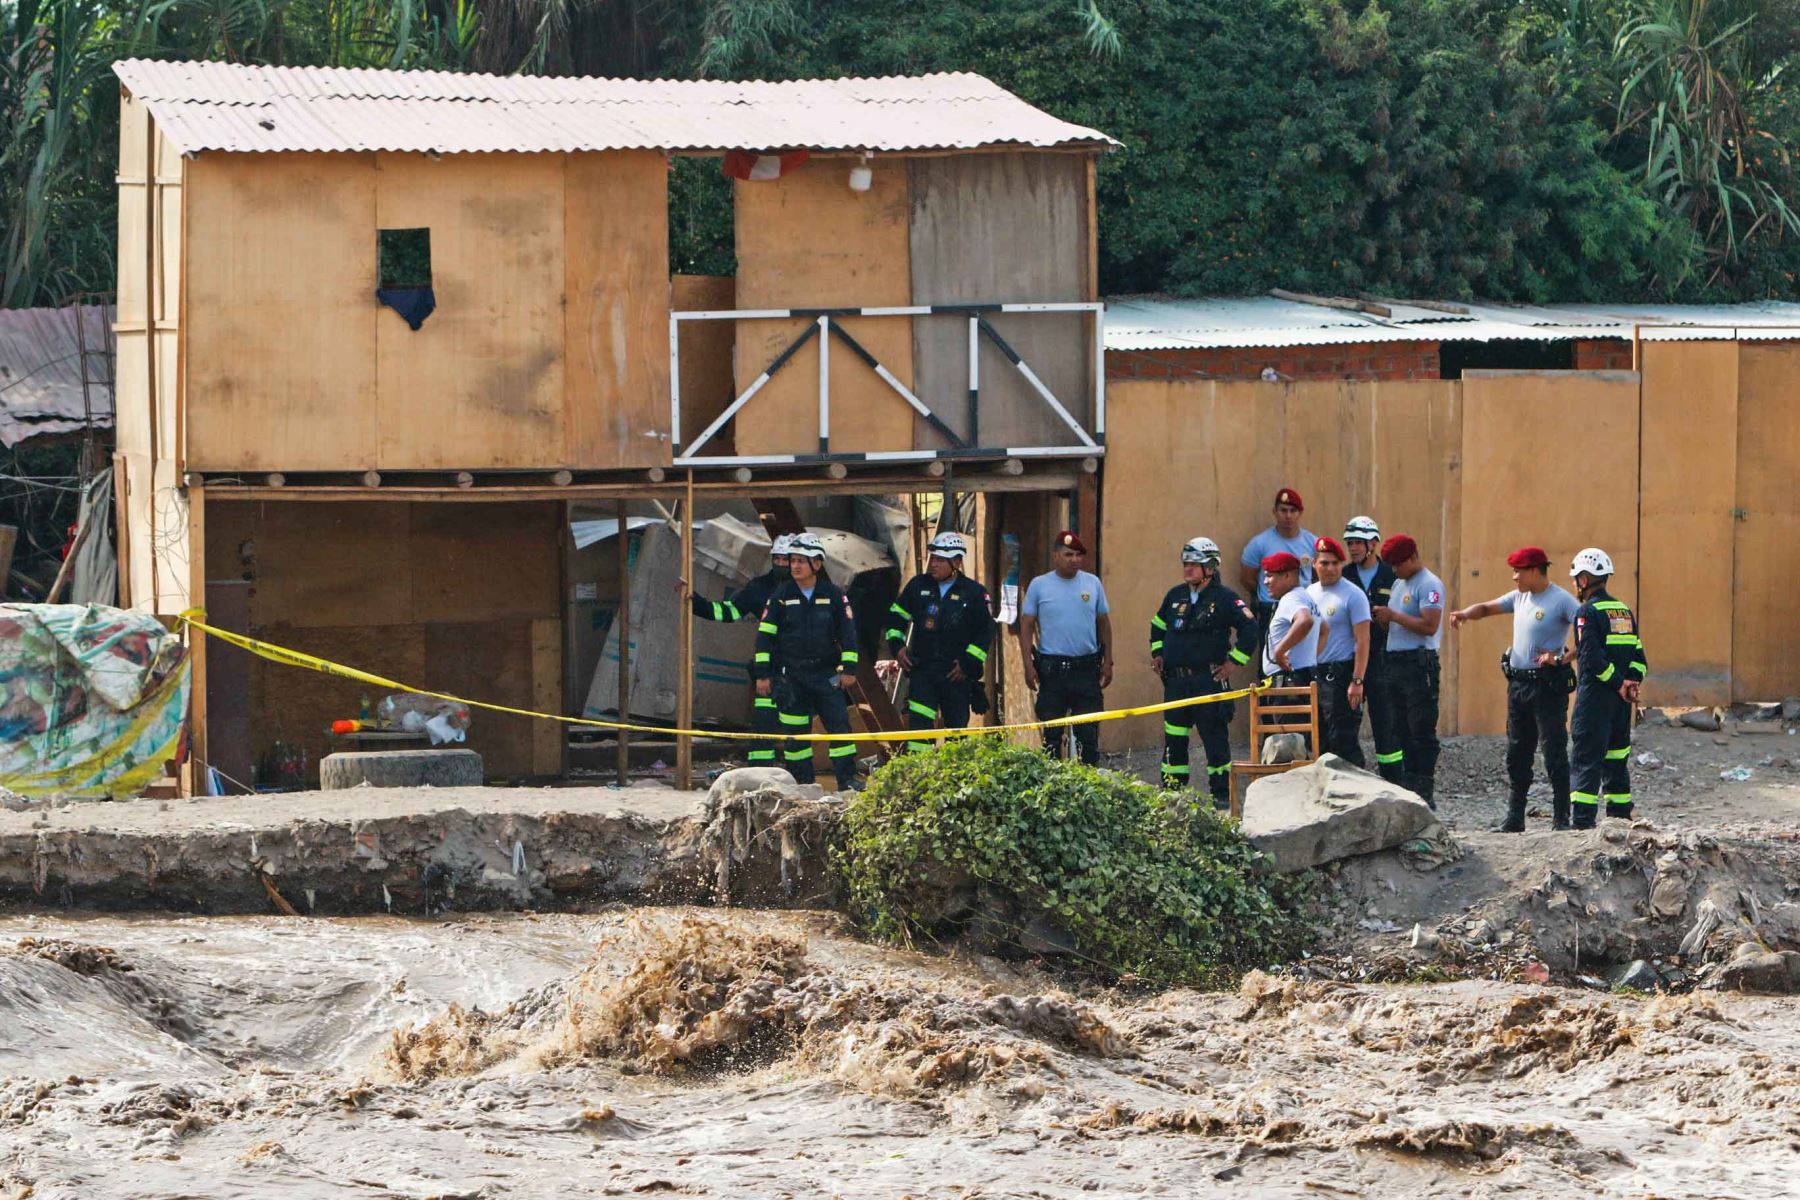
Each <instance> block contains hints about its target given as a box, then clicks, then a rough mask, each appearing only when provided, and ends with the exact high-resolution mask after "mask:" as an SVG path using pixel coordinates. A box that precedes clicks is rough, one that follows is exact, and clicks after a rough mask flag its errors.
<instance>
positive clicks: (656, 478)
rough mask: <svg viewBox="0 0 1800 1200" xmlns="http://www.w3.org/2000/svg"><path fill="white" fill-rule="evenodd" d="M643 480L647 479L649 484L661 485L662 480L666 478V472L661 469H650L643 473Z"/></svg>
mask: <svg viewBox="0 0 1800 1200" xmlns="http://www.w3.org/2000/svg"><path fill="white" fill-rule="evenodd" d="M644 478H645V479H648V480H649V481H650V482H651V483H661V482H662V481H663V480H664V479H666V478H668V472H667V471H664V470H663V469H662V468H661V467H651V468H650V469H649V470H648V471H645V472H644Z"/></svg>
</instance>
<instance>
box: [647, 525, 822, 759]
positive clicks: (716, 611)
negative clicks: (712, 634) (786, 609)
mask: <svg viewBox="0 0 1800 1200" xmlns="http://www.w3.org/2000/svg"><path fill="white" fill-rule="evenodd" d="M792 541H793V535H792V534H786V533H780V534H776V535H775V542H774V544H773V545H772V546H770V548H769V569H768V570H767V571H764V572H763V573H762V574H761V575H758V576H757V577H756V578H754V579H751V580H749V581H748V582H746V583H745V584H744V586H743V587H741V588H739V589H738V590H737V591H735V592H727V593H726V594H725V599H723V600H708V599H707V598H706V597H704V596H702V595H701V594H700V593H698V592H695V591H693V590H692V589H690V588H689V587H688V581H687V580H685V579H678V580H676V581H675V591H676V594H678V595H686V596H687V598H688V605H689V607H690V608H691V609H692V610H693V613H694V616H695V617H697V618H699V619H700V620H702V621H720V622H735V621H741V620H743V619H744V618H745V617H760V616H762V611H763V609H764V608H766V607H768V604H769V597H771V596H773V595H774V594H775V589H776V588H779V587H780V586H781V585H782V584H783V583H785V582H787V580H789V579H790V578H792V575H791V574H790V572H789V571H788V544H789V543H790V542H792ZM753 680H754V676H753ZM754 690H755V689H754V688H752V691H754ZM750 732H752V733H762V734H769V735H771V736H773V735H775V734H778V733H780V732H781V722H780V720H779V719H778V718H777V716H776V709H775V698H774V697H773V696H759V695H752V696H751V697H750ZM751 746H752V747H754V748H753V749H751V750H750V751H749V752H748V753H746V754H745V755H744V758H745V759H746V760H747V761H748V762H749V764H750V765H751V766H753V767H764V766H772V765H773V764H774V762H775V743H774V742H773V741H766V742H752V743H751Z"/></svg>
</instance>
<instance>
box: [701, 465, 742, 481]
mask: <svg viewBox="0 0 1800 1200" xmlns="http://www.w3.org/2000/svg"><path fill="white" fill-rule="evenodd" d="M731 477H732V478H733V479H735V480H737V482H739V483H749V482H750V479H751V475H750V468H749V467H739V468H738V469H737V470H735V471H733V472H732V473H731ZM693 478H694V473H693V472H692V471H689V472H688V481H689V482H690V483H691V482H692V481H693Z"/></svg>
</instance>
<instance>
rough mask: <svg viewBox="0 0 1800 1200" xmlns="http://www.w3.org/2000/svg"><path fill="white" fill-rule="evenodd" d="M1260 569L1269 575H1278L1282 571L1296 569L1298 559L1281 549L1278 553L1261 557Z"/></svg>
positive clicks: (1298, 565)
mask: <svg viewBox="0 0 1800 1200" xmlns="http://www.w3.org/2000/svg"><path fill="white" fill-rule="evenodd" d="M1262 569H1263V570H1265V571H1267V572H1268V573H1269V574H1271V575H1279V574H1281V573H1282V572H1283V571H1298V570H1299V569H1300V560H1299V559H1297V558H1295V557H1294V556H1293V555H1291V554H1289V553H1287V552H1286V551H1283V552H1282V553H1280V554H1271V555H1269V557H1267V558H1265V559H1263V560H1262Z"/></svg>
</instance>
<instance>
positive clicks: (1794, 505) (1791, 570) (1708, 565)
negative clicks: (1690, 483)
mask: <svg viewBox="0 0 1800 1200" xmlns="http://www.w3.org/2000/svg"><path fill="white" fill-rule="evenodd" d="M1796 381H1800V343H1794V342H1744V343H1742V344H1741V345H1740V346H1739V348H1738V388H1739V391H1738V410H1737V418H1738V420H1737V508H1738V513H1739V520H1738V521H1737V523H1736V537H1735V550H1734V553H1733V554H1732V556H1731V558H1729V559H1725V560H1723V561H1718V560H1709V559H1708V558H1706V557H1705V556H1704V555H1701V554H1698V553H1696V554H1693V555H1691V556H1690V559H1689V562H1688V569H1689V571H1690V572H1691V573H1692V574H1695V575H1714V576H1716V575H1721V574H1723V573H1724V570H1725V569H1726V567H1727V566H1728V565H1729V564H1730V563H1733V562H1735V564H1736V590H1735V599H1736V610H1735V613H1734V614H1733V616H1732V621H1731V624H1732V654H1731V664H1732V699H1734V700H1778V699H1780V698H1782V697H1784V696H1792V695H1794V694H1796V693H1797V692H1800V638H1797V637H1795V636H1794V624H1793V622H1794V598H1795V596H1796V595H1800V566H1797V565H1796V564H1800V552H1797V551H1796V547H1800V419H1796V417H1795V406H1794V396H1795V391H1796ZM1704 469H1706V464H1704V463H1703V462H1697V463H1696V464H1695V470H1696V471H1700V470H1704ZM1684 473H1691V472H1684ZM1648 652H1649V655H1650V669H1651V674H1652V676H1653V677H1654V675H1655V672H1656V670H1657V663H1658V662H1659V654H1660V651H1659V649H1658V647H1657V646H1656V645H1654V644H1652V645H1650V646H1649V647H1648Z"/></svg>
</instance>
